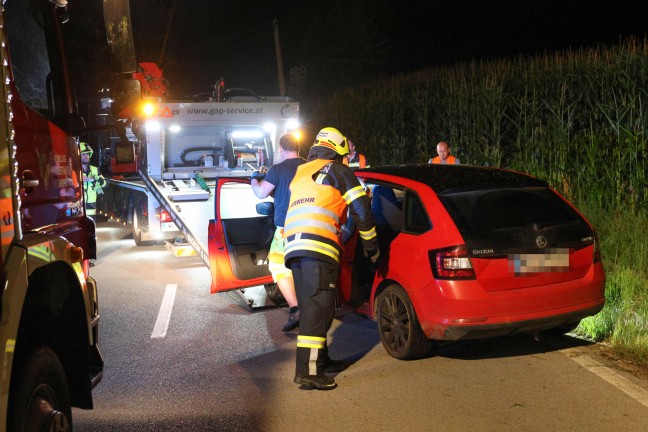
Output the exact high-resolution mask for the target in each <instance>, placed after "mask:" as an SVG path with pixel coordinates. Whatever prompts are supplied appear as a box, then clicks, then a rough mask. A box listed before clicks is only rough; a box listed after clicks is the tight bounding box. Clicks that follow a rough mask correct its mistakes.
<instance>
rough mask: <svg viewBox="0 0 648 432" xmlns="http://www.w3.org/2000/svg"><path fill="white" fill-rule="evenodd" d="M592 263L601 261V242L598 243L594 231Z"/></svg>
mask: <svg viewBox="0 0 648 432" xmlns="http://www.w3.org/2000/svg"><path fill="white" fill-rule="evenodd" d="M592 261H593V262H595V263H597V262H600V261H601V242H599V238H598V235H597V234H596V231H594V258H593V260H592Z"/></svg>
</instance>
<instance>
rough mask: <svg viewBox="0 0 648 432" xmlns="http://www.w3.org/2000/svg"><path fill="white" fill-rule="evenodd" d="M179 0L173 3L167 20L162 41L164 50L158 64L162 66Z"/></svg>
mask: <svg viewBox="0 0 648 432" xmlns="http://www.w3.org/2000/svg"><path fill="white" fill-rule="evenodd" d="M176 2H177V0H173V4H172V5H171V12H169V21H167V26H166V31H165V32H164V41H163V42H162V50H161V51H160V58H159V59H158V66H159V67H160V68H162V62H163V61H164V54H165V51H166V46H167V41H168V40H169V31H170V30H171V22H172V21H173V14H174V13H175V8H176Z"/></svg>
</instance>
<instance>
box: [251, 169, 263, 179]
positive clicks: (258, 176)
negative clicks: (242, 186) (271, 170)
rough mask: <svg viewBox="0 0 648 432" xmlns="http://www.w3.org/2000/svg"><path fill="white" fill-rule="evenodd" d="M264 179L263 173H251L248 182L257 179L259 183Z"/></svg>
mask: <svg viewBox="0 0 648 432" xmlns="http://www.w3.org/2000/svg"><path fill="white" fill-rule="evenodd" d="M264 178H265V173H263V172H261V171H253V172H252V175H251V176H250V180H253V179H257V180H258V181H261V180H263V179H264Z"/></svg>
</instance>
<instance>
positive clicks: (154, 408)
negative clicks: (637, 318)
mask: <svg viewBox="0 0 648 432" xmlns="http://www.w3.org/2000/svg"><path fill="white" fill-rule="evenodd" d="M97 231H98V237H99V239H98V240H99V253H98V255H99V257H98V260H97V263H96V266H95V267H93V268H92V274H93V275H94V276H95V278H96V279H97V280H98V283H99V294H100V307H101V324H100V335H101V336H100V337H101V340H100V343H101V347H102V350H103V354H104V357H105V361H106V367H105V375H104V379H103V381H102V382H101V383H100V384H99V386H98V387H97V388H96V389H95V390H94V401H95V409H94V410H79V409H74V412H73V416H74V422H75V430H77V431H119V432H129V431H133V432H142V431H156V432H157V431H269V432H272V431H277V432H284V431H303V430H313V431H318V432H320V431H324V432H325V431H411V432H415V431H444V432H447V431H462V432H465V431H466V430H476V431H498V432H500V431H569V432H579V431H588V432H589V431H626V432H631V431H637V432H639V431H641V432H645V431H646V430H648V385H647V383H646V381H642V380H640V379H637V378H636V377H634V376H632V375H629V374H626V373H624V372H622V371H618V370H615V369H614V368H608V367H607V366H606V365H605V364H604V362H603V363H602V361H601V359H600V358H598V357H597V356H595V354H594V352H595V349H594V348H595V347H594V346H589V344H588V343H587V342H584V341H582V340H579V339H576V338H572V337H560V338H546V337H539V338H537V339H536V338H534V337H533V336H530V335H529V336H518V337H513V338H498V339H491V340H484V341H472V342H462V343H452V344H445V345H443V346H441V347H440V348H439V350H438V351H437V352H436V354H435V355H432V356H430V357H429V358H426V359H422V360H417V361H398V360H395V359H393V358H391V357H390V356H388V355H387V353H386V352H385V350H384V349H383V348H382V346H381V344H380V340H379V338H378V334H377V331H376V328H375V323H374V322H373V321H371V320H368V319H366V318H362V317H359V316H357V315H354V314H349V313H344V312H343V311H340V313H339V314H338V319H336V320H335V322H334V325H333V329H332V330H331V333H330V337H329V346H330V351H331V356H332V357H333V358H336V359H342V360H344V361H346V362H348V363H349V364H350V365H349V367H348V368H347V369H346V370H344V371H343V372H341V373H339V374H337V376H336V381H337V382H338V388H337V389H335V390H333V391H327V392H324V391H316V390H303V389H300V388H299V386H298V385H297V384H294V383H293V376H294V351H295V343H296V336H297V333H296V332H292V333H287V334H285V333H282V332H281V327H282V325H283V324H284V322H285V320H286V319H287V309H286V308H268V309H263V310H260V311H255V312H250V311H248V309H246V308H245V307H243V306H242V305H241V303H239V302H238V301H237V300H236V297H235V296H232V295H231V294H217V295H211V294H209V284H210V275H209V272H208V270H207V269H206V268H205V267H204V265H203V264H202V262H201V261H200V259H198V258H197V257H183V258H175V257H173V256H171V254H170V253H169V252H168V251H167V250H166V249H165V248H164V246H152V247H144V248H137V247H135V245H134V242H133V240H132V238H131V235H130V230H129V229H124V228H119V227H117V225H109V224H99V225H98V230H97Z"/></svg>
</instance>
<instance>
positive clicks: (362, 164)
mask: <svg viewBox="0 0 648 432" xmlns="http://www.w3.org/2000/svg"><path fill="white" fill-rule="evenodd" d="M348 164H349V168H366V167H367V158H366V157H365V155H363V154H362V153H358V161H357V162H351V161H348Z"/></svg>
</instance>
